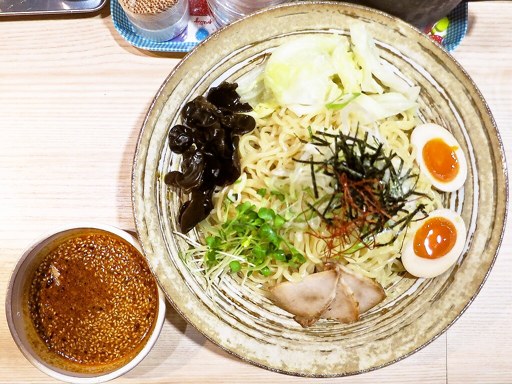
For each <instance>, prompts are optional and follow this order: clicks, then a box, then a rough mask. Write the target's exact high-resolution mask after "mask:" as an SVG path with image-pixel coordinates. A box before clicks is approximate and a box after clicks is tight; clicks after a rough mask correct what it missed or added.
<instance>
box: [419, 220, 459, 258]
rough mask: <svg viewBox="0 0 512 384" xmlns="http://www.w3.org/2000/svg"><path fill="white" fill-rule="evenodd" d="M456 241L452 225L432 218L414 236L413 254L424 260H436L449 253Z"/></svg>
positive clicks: (455, 231) (449, 222)
mask: <svg viewBox="0 0 512 384" xmlns="http://www.w3.org/2000/svg"><path fill="white" fill-rule="evenodd" d="M456 240H457V230H456V229H455V226H454V225H453V223H452V222H451V221H449V220H447V219H445V218H443V217H433V218H430V219H428V220H427V221H426V222H425V223H424V224H423V225H422V226H421V227H420V228H419V229H418V231H417V232H416V234H415V235H414V253H415V254H416V255H418V256H420V257H423V258H426V259H437V258H440V257H443V256H445V255H446V254H447V253H448V252H450V250H451V249H452V248H453V246H454V245H455V241H456Z"/></svg>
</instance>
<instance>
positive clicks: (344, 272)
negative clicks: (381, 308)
mask: <svg viewBox="0 0 512 384" xmlns="http://www.w3.org/2000/svg"><path fill="white" fill-rule="evenodd" d="M338 270H339V272H340V274H341V275H340V281H342V282H344V283H345V284H346V285H347V286H348V287H349V288H350V290H351V291H352V293H353V295H354V299H355V300H356V301H357V302H358V303H359V313H364V312H366V311H367V310H369V309H371V308H373V307H375V306H376V305H377V304H379V303H380V302H381V301H382V300H384V299H385V298H386V293H385V292H384V288H382V286H381V285H380V284H379V283H377V282H375V281H373V280H372V279H370V278H369V277H366V276H362V275H360V274H358V273H356V272H352V271H351V270H349V269H348V268H345V267H339V268H338Z"/></svg>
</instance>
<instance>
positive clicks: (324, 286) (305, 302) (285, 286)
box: [270, 270, 340, 327]
mask: <svg viewBox="0 0 512 384" xmlns="http://www.w3.org/2000/svg"><path fill="white" fill-rule="evenodd" d="M339 277H340V273H339V272H338V271H336V270H328V271H323V272H318V273H313V274H311V275H308V276H306V277H305V278H304V279H303V280H302V281H300V282H296V283H293V282H288V281H287V282H284V283H280V284H278V285H276V286H275V287H273V288H272V289H270V293H271V295H272V300H273V301H274V302H275V303H276V305H278V306H279V307H280V308H282V309H284V310H285V311H288V312H290V313H291V314H293V315H295V317H294V318H295V320H296V321H297V322H298V323H299V324H300V325H302V326H303V327H309V326H311V325H313V324H314V323H315V322H316V321H317V320H318V319H319V318H320V316H321V315H322V314H323V313H324V312H325V311H326V309H327V308H328V307H329V305H330V304H331V303H332V302H333V300H334V298H335V296H336V291H337V285H338V280H339Z"/></svg>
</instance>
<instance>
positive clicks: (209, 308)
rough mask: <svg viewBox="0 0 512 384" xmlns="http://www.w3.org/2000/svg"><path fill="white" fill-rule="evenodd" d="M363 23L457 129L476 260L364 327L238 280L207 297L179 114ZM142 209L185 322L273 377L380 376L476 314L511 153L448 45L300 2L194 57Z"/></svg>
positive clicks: (469, 247) (184, 65) (162, 104)
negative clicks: (190, 226)
mask: <svg viewBox="0 0 512 384" xmlns="http://www.w3.org/2000/svg"><path fill="white" fill-rule="evenodd" d="M356 22H357V23H363V24H365V25H366V28H367V30H368V31H369V33H370V34H371V35H372V36H374V37H375V39H376V44H377V47H378V49H379V51H380V54H381V57H382V58H383V59H384V60H386V61H387V62H388V63H390V64H391V65H392V66H395V67H396V68H397V69H399V70H400V71H401V73H402V74H403V76H404V77H406V78H407V79H409V80H410V81H411V82H413V83H415V84H417V85H419V86H420V87H421V94H420V100H419V106H420V118H421V119H423V120H424V121H429V122H435V123H438V124H441V125H443V126H445V127H448V128H449V129H450V130H451V131H452V133H453V134H454V135H455V137H456V138H457V140H458V141H459V143H460V144H461V146H462V148H463V150H464V152H465V154H466V157H467V159H468V162H469V165H468V166H469V176H468V180H467V181H466V185H465V188H464V190H462V191H460V192H457V193H455V194H452V195H451V196H449V199H448V200H447V202H448V204H449V205H450V206H451V207H452V208H454V209H456V210H458V211H459V212H461V214H462V216H463V218H464V220H465V222H466V223H467V226H468V237H467V242H466V246H465V250H464V254H463V255H462V257H461V258H460V259H459V261H458V263H457V264H456V265H455V266H454V267H453V268H452V269H451V270H450V271H448V272H446V273H445V274H443V275H441V276H439V277H437V278H435V279H430V280H422V279H420V280H415V279H410V278H405V277H404V278H403V279H402V281H400V283H399V284H398V285H397V287H396V289H395V293H394V294H393V295H390V297H388V299H387V300H386V301H385V302H384V303H383V304H381V305H380V306H378V307H377V308H375V309H373V310H371V311H370V312H368V313H365V314H364V315H363V316H362V319H361V320H360V321H359V322H357V323H354V324H350V325H343V324H338V323H335V322H332V321H326V320H322V321H319V322H318V323H316V324H315V325H314V326H312V327H310V328H307V329H303V328H301V327H300V326H299V325H298V324H297V323H295V322H294V321H293V319H292V317H291V315H290V314H288V313H286V312H285V311H283V310H281V309H279V308H277V307H276V306H274V305H273V304H272V303H271V302H270V301H269V300H268V299H267V298H266V297H265V296H264V295H262V294H261V292H260V291H257V290H254V289H253V287H252V286H251V285H250V284H247V285H244V286H240V285H239V284H238V283H237V282H236V281H234V280H232V279H230V278H228V279H225V280H223V281H222V283H220V284H218V285H215V286H214V287H213V289H211V290H207V289H206V286H205V282H204V280H203V279H202V277H201V276H199V275H197V274H194V273H192V272H191V271H190V270H189V269H188V268H187V266H186V265H185V264H184V262H183V261H182V259H181V258H180V256H179V254H180V252H181V251H182V250H184V249H185V248H186V244H185V242H184V241H183V240H182V239H181V238H180V237H179V236H176V235H174V232H175V231H176V230H177V224H176V219H177V215H178V209H179V201H180V196H179V195H178V194H176V193H174V192H173V191H171V190H170V189H168V188H167V187H166V185H165V184H164V182H163V175H164V174H165V173H166V172H167V171H168V170H169V168H170V167H171V166H176V164H177V163H176V162H179V159H178V157H177V156H175V155H173V154H172V153H171V152H170V150H169V148H168V142H167V133H168V131H169V129H170V127H171V126H172V125H174V124H176V123H177V122H178V121H179V119H180V117H179V111H180V109H181V108H182V107H183V105H184V104H185V103H186V102H187V101H188V100H190V99H192V98H193V97H195V96H197V95H201V94H204V93H205V92H206V91H207V90H208V88H209V87H211V86H213V85H217V84H219V83H220V82H221V81H222V80H230V81H234V80H236V79H237V78H238V77H239V76H240V75H241V74H243V73H245V72H246V71H248V70H250V69H251V68H253V67H254V66H256V65H261V63H262V62H263V61H264V60H265V58H266V57H267V56H268V53H269V52H271V51H272V49H274V48H275V47H276V46H278V45H280V44H282V43H284V42H285V41H288V40H290V39H293V38H296V37H297V36H301V35H305V34H316V33H326V34H331V33H337V34H342V35H347V34H348V29H349V26H350V25H351V24H352V23H356ZM132 188H133V205H134V213H135V219H136V225H137V230H138V233H139V237H140V240H141V243H142V246H143V249H144V252H145V254H146V256H147V258H148V260H149V262H150V263H151V265H152V267H153V270H154V271H155V272H156V275H157V278H158V280H159V282H160V285H161V287H162V288H163V290H164V291H165V293H166V294H167V297H168V299H169V300H170V301H171V302H172V303H173V304H174V306H175V308H176V309H177V310H178V311H179V313H180V314H181V315H182V316H183V317H185V318H186V319H187V320H188V321H189V322H190V323H191V324H192V325H194V326H195V327H196V328H197V329H198V330H199V331H200V332H202V333H203V334H204V335H205V336H206V337H207V338H208V339H210V340H211V341H213V342H214V343H216V344H218V345H219V346H221V347H222V348H224V349H225V350H226V351H228V352H230V353H232V354H234V355H236V356H239V357H240V358H242V359H244V360H246V361H248V362H250V363H253V364H256V365H258V366H261V367H265V368H268V369H270V370H273V371H277V372H282V373H288V374H294V375H300V376H315V377H330V376H345V375H351V374H356V373H361V372H365V371H369V370H373V369H376V368H379V367H383V366H386V365H388V364H391V363H393V362H395V361H398V360H400V359H402V358H404V357H405V356H408V355H410V354H411V353H413V352H415V351H417V350H419V349H420V348H422V347H423V346H425V345H427V344H428V343H430V342H431V341H432V340H434V339H435V338H436V337H438V336H439V335H440V334H441V333H442V332H443V331H445V330H446V329H447V328H448V327H449V326H450V325H451V324H452V323H453V322H454V321H455V320H456V319H457V318H458V317H459V316H460V315H461V314H462V312H463V311H464V310H465V309H466V308H467V306H468V305H469V304H470V303H471V301H472V300H473V299H474V298H475V296H476V294H477V293H478V291H479V290H480V288H481V287H482V284H483V283H484V281H485V279H486V277H487V275H488V274H489V271H490V269H491V267H492V265H493V263H494V260H495V258H496V254H497V252H498V249H499V246H500V243H501V239H502V236H503V230H504V223H505V217H506V213H507V190H508V181H507V173H506V163H505V158H504V152H503V147H502V143H501V140H500V137H499V134H498V132H497V129H496V126H495V123H494V120H493V118H492V116H491V113H490V111H489V109H488V107H487V105H486V103H485V101H484V100H483V98H482V95H481V94H480V92H479V91H478V90H477V88H476V86H475V84H474V83H473V82H472V81H471V79H470V78H469V77H468V75H467V74H466V73H465V72H464V70H463V69H462V68H461V67H460V65H459V64H458V63H457V62H456V61H455V60H454V59H453V58H452V57H451V56H450V55H449V54H448V53H446V52H445V51H444V50H443V49H442V48H441V47H440V46H439V45H437V44H435V43H434V42H432V41H431V40H430V39H429V38H428V37H426V36H424V35H423V34H422V33H421V32H420V31H418V30H417V29H415V28H413V27H411V26H410V25H409V24H407V23H405V22H403V21H401V20H399V19H397V18H394V17H391V16H389V15H386V14H383V13H380V12H378V11H375V10H372V9H369V8H364V7H360V6H354V5H348V4H344V3H337V2H304V3H290V4H285V5H281V6H278V7H275V8H273V9H270V10H267V11H262V12H259V13H256V14H254V15H252V16H250V17H248V18H245V19H243V20H241V21H239V22H235V23H233V24H231V25H230V26H228V27H226V28H224V29H222V30H221V31H219V32H218V33H215V34H214V35H212V36H211V37H210V38H209V39H208V40H207V41H205V42H204V43H203V44H201V45H200V46H198V47H197V48H196V49H195V50H194V51H193V52H192V53H190V54H189V55H188V56H187V57H186V58H185V59H184V60H183V61H182V62H181V63H180V64H179V65H178V66H177V67H176V68H175V69H174V71H173V72H172V73H171V74H170V76H169V77H168V78H167V79H166V81H165V82H164V84H163V86H162V87H161V89H160V90H159V92H158V94H157V95H156V97H155V99H154V101H153V103H152V105H151V107H150V109H149V112H148V114H147V117H146V119H145V122H144V125H143V127H142V132H141V134H140V137H139V141H138V145H137V151H136V155H135V159H134V168H133V185H132Z"/></svg>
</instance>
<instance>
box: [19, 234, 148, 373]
mask: <svg viewBox="0 0 512 384" xmlns="http://www.w3.org/2000/svg"><path fill="white" fill-rule="evenodd" d="M28 304H29V305H28V313H29V316H30V319H31V321H32V324H33V326H34V329H35V332H36V333H37V336H38V337H39V338H40V339H42V341H43V342H44V344H45V346H46V348H47V351H46V352H48V353H47V356H46V360H51V362H52V363H53V364H55V363H57V364H58V365H61V366H62V367H63V368H64V369H68V370H72V371H78V372H91V373H92V372H102V371H112V370H115V369H116V368H119V367H120V366H122V365H123V364H125V363H126V362H127V361H128V360H131V358H133V357H134V356H135V355H136V354H137V353H138V352H139V351H140V350H141V349H142V348H143V347H144V345H145V343H146V341H147V339H148V338H149V335H150V334H151V330H152V329H153V326H154V323H155V320H156V317H157V312H158V290H157V285H156V283H155V279H154V277H153V276H152V274H151V271H150V269H149V267H148V265H147V263H146V261H145V259H144V258H143V257H142V256H141V255H140V253H139V252H138V251H137V250H136V249H135V248H134V247H133V246H132V245H131V244H129V243H128V242H126V241H124V240H122V239H121V238H118V237H117V236H115V235H112V234H109V233H107V232H103V231H100V230H87V232H85V233H84V232H82V233H80V234H77V235H74V236H73V237H71V238H69V239H67V240H65V241H64V242H62V243H60V244H59V245H58V246H57V247H55V248H54V249H53V250H51V251H50V252H49V253H48V255H47V256H46V257H44V259H43V261H42V262H41V264H40V265H39V267H38V268H37V270H36V272H35V275H34V277H33V279H32V282H31V285H30V288H29V292H28ZM33 344H34V343H33ZM39 344H41V343H40V341H39ZM43 352H45V351H43ZM45 354H46V353H45Z"/></svg>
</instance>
